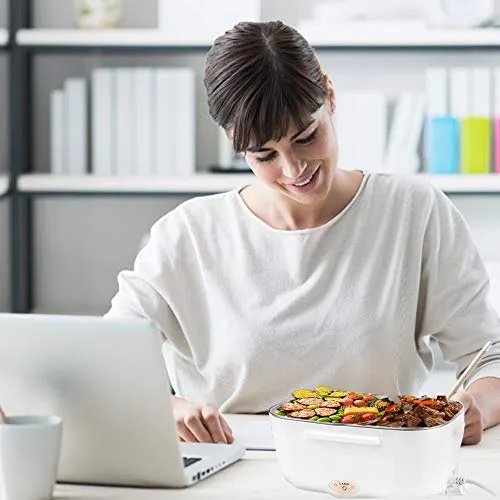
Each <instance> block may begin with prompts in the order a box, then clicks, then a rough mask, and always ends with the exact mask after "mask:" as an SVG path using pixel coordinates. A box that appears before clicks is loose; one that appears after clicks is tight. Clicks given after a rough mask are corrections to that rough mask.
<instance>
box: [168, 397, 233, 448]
mask: <svg viewBox="0 0 500 500" xmlns="http://www.w3.org/2000/svg"><path fill="white" fill-rule="evenodd" d="M173 406H174V415H175V422H176V425H177V434H178V436H179V438H180V440H181V441H185V442H187V443H197V442H198V443H224V444H227V443H232V442H233V441H234V439H233V433H232V431H231V428H230V427H229V425H228V423H227V422H226V421H225V420H224V418H222V416H221V415H220V413H219V410H218V408H217V407H216V406H214V405H212V404H206V405H200V406H197V405H194V404H192V403H190V402H189V401H186V400H185V399H182V398H178V397H175V396H174V397H173Z"/></svg>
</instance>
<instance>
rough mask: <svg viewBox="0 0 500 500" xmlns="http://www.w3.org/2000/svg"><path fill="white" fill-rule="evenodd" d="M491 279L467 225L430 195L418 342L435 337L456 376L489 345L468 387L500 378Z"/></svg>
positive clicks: (499, 333) (498, 325)
mask: <svg viewBox="0 0 500 500" xmlns="http://www.w3.org/2000/svg"><path fill="white" fill-rule="evenodd" d="M488 293H489V279H488V276H487V273H486V269H485V267H484V264H483V262H482V260H481V257H480V256H479V252H478V250H477V248H476V247H475V245H474V243H473V241H472V238H471V236H470V233H469V229H468V227H467V224H466V222H465V220H464V219H463V217H462V216H461V214H460V213H459V211H458V210H457V209H456V208H455V206H454V205H453V204H452V202H451V201H450V200H449V199H448V198H447V197H446V196H445V195H444V194H443V193H441V192H440V191H438V190H437V189H433V199H432V203H431V207H430V211H429V217H428V220H427V226H426V229H425V236H424V242H423V249H422V267H421V283H420V289H419V304H418V313H417V336H418V337H420V338H423V337H427V336H432V337H434V338H435V339H436V340H437V342H438V344H439V346H440V348H441V350H442V352H443V357H444V359H445V360H446V361H449V362H452V363H454V364H455V365H456V367H457V376H459V375H460V374H461V373H462V372H463V371H464V370H465V368H467V366H468V364H469V363H470V362H471V361H472V359H473V358H474V356H475V355H476V354H477V352H478V351H479V350H480V349H481V347H482V346H483V345H484V344H485V343H486V342H487V341H488V340H492V341H493V342H494V344H493V346H492V348H491V349H490V350H489V352H488V353H487V354H486V355H485V356H484V357H483V359H482V361H481V362H480V364H479V365H478V367H477V368H476V370H475V371H474V372H473V373H472V375H471V376H470V377H469V379H468V380H467V381H466V386H468V385H470V384H471V383H472V382H474V381H475V380H477V379H479V378H483V377H497V378H500V321H499V318H498V315H497V314H496V312H495V311H494V309H493V308H492V307H491V305H490V304H489V302H488Z"/></svg>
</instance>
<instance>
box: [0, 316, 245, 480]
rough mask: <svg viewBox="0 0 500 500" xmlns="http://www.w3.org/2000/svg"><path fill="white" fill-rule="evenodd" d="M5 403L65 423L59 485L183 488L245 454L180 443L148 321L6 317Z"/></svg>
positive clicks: (2, 326)
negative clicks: (55, 415) (57, 418)
mask: <svg viewBox="0 0 500 500" xmlns="http://www.w3.org/2000/svg"><path fill="white" fill-rule="evenodd" d="M0 404H1V405H2V407H3V408H4V410H5V412H6V413H8V414H11V415H16V414H17V415H19V414H57V415H59V416H61V417H62V419H63V439H62V448H61V457H60V463H59V471H58V480H59V481H60V482H70V483H82V484H105V485H122V486H142V487H183V486H188V485H191V484H193V483H196V482H197V481H199V480H200V479H204V478H206V477H208V476H210V475H211V474H213V473H215V472H217V471H218V470H219V469H221V468H223V467H225V466H227V465H229V464H231V463H233V462H235V461H236V460H238V459H239V458H241V457H242V456H243V454H244V447H243V446H241V445H239V444H232V445H225V444H203V443H196V444H193V443H181V442H179V439H178V437H177V432H176V425H175V421H174V417H173V411H172V403H171V392H170V383H169V378H168V374H167V370H166V367H165V362H164V359H163V355H162V338H161V335H160V333H159V332H158V331H157V330H156V329H155V328H154V327H153V326H152V324H151V323H149V322H147V321H142V320H116V319H104V318H100V317H89V316H48V315H31V314H29V315H28V314H27V315H16V314H0Z"/></svg>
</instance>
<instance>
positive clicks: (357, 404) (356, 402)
mask: <svg viewBox="0 0 500 500" xmlns="http://www.w3.org/2000/svg"><path fill="white" fill-rule="evenodd" d="M353 404H354V406H357V407H362V406H365V404H366V403H365V401H364V400H363V399H356V401H354V402H353Z"/></svg>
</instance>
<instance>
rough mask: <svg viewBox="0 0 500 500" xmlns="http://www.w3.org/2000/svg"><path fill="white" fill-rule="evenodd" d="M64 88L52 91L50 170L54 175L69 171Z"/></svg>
mask: <svg viewBox="0 0 500 500" xmlns="http://www.w3.org/2000/svg"><path fill="white" fill-rule="evenodd" d="M64 97H65V96H64V90H62V89H56V90H53V91H52V92H51V93H50V172H51V174H53V175H63V174H65V173H67V167H68V165H67V163H66V137H65V136H66V126H65V120H64V114H65V113H64V101H65V98H64Z"/></svg>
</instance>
